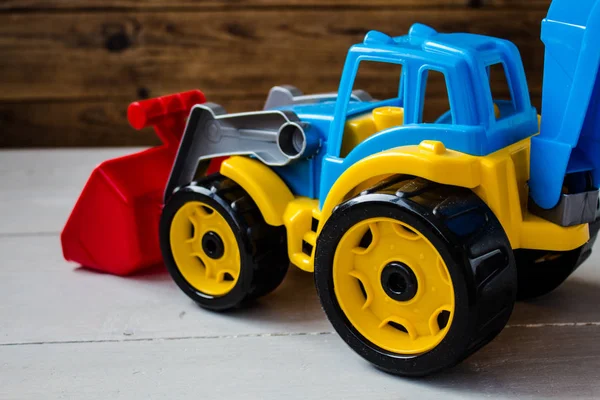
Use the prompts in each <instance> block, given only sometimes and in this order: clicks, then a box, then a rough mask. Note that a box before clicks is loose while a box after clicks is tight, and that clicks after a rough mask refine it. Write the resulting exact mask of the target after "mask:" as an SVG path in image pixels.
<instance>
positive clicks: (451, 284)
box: [315, 178, 517, 376]
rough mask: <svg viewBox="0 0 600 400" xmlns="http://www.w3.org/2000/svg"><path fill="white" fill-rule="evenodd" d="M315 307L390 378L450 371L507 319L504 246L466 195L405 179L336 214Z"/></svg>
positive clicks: (511, 286)
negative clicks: (319, 306)
mask: <svg viewBox="0 0 600 400" xmlns="http://www.w3.org/2000/svg"><path fill="white" fill-rule="evenodd" d="M316 251H317V253H316V260H315V280H316V285H317V290H318V293H319V298H320V300H321V304H322V306H323V308H324V310H325V312H326V314H327V316H328V318H329V319H330V321H331V323H332V324H333V326H334V328H335V329H336V331H337V332H338V333H339V334H340V336H341V337H342V339H344V341H345V342H346V343H347V344H348V345H349V346H350V347H351V348H352V349H354V350H355V351H356V352H357V353H358V354H360V355H361V356H362V357H364V358H365V359H367V360H368V361H370V362H371V363H373V364H375V366H377V367H379V368H381V369H383V370H386V371H388V372H391V373H395V374H399V375H406V376H422V375H427V374H430V373H432V372H435V371H438V370H441V369H444V368H447V367H450V366H453V365H455V364H456V363H458V362H460V361H461V360H463V359H464V358H465V357H467V356H468V355H470V354H471V353H473V352H474V351H476V350H477V349H479V348H480V347H482V346H483V345H485V344H486V343H488V342H489V341H490V340H492V339H493V338H494V337H495V336H496V335H497V334H498V333H499V332H500V331H501V330H502V329H503V328H504V325H505V324H506V322H507V321H508V318H509V316H510V314H511V312H512V308H513V305H514V302H515V296H516V285H517V280H516V268H515V262H514V258H513V255H512V250H511V247H510V244H509V242H508V239H507V237H506V235H505V233H504V231H503V230H502V227H501V225H500V223H499V222H498V220H497V219H496V218H495V216H494V215H493V213H492V212H491V211H490V210H489V208H488V207H487V206H486V205H485V204H484V203H483V202H482V201H481V200H480V199H479V198H477V197H476V196H475V195H473V194H472V193H471V192H468V191H463V190H462V189H458V188H452V187H447V186H441V185H436V184H433V183H431V182H428V181H425V180H422V179H411V178H407V179H404V180H400V181H399V182H397V183H394V184H392V185H391V186H390V187H387V188H386V189H385V190H379V191H377V192H366V193H363V195H361V196H359V197H357V198H354V199H352V200H349V201H348V202H346V203H344V204H342V205H341V206H340V207H338V209H337V210H336V211H335V212H334V214H333V215H332V216H331V218H330V219H329V220H328V221H327V223H326V225H325V227H324V228H323V231H322V232H321V234H320V235H319V239H318V242H317V250H316Z"/></svg>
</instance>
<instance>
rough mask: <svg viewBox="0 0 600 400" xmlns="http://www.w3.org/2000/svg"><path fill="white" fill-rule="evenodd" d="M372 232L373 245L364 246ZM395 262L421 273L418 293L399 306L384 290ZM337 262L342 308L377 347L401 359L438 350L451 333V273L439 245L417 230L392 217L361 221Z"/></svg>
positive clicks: (337, 289) (338, 296)
mask: <svg viewBox="0 0 600 400" xmlns="http://www.w3.org/2000/svg"><path fill="white" fill-rule="evenodd" d="M369 230H370V231H371V235H372V240H371V243H370V244H369V245H368V247H367V248H363V247H360V242H361V239H362V238H363V237H364V235H365V234H366V233H367V232H368V231H369ZM391 262H399V263H403V264H404V265H406V266H408V267H409V268H410V269H411V270H412V272H413V273H414V274H415V276H416V278H417V283H418V290H417V293H416V295H415V297H413V298H412V299H410V300H408V301H405V302H402V301H396V300H394V299H392V298H391V297H389V296H388V295H387V294H386V292H385V290H384V289H383V285H382V283H381V276H382V271H383V269H384V267H386V265H388V264H389V263H391ZM333 263H334V264H333V286H334V288H335V295H336V299H337V300H338V303H339V305H340V308H341V309H342V311H343V312H344V314H345V315H346V317H347V318H348V320H349V321H350V323H351V324H352V326H354V328H355V329H357V330H358V332H360V334H362V335H363V336H364V337H365V338H366V339H368V340H369V341H370V342H372V343H373V344H375V345H376V346H379V347H381V348H383V349H385V350H387V351H390V352H393V353H396V354H402V355H413V354H422V353H425V352H428V351H431V350H433V349H434V348H435V347H436V346H437V345H438V344H439V343H440V342H441V341H442V340H443V339H444V337H445V336H446V334H447V333H448V330H449V329H450V326H451V325H452V320H453V317H454V308H455V306H454V304H455V303H454V287H453V285H452V281H451V278H450V274H449V272H448V268H447V266H446V264H445V262H444V260H443V259H442V257H441V256H440V254H439V252H438V251H437V250H436V248H435V247H434V246H433V244H431V242H430V241H429V240H427V238H426V237H425V236H423V235H422V234H421V233H420V232H418V231H417V230H416V229H414V228H413V227H411V226H409V225H407V224H405V223H403V222H400V221H397V220H395V219H391V218H371V219H367V220H364V221H361V222H360V223H358V224H356V225H355V226H353V227H352V228H350V229H349V230H348V232H346V234H345V235H344V236H343V237H342V239H341V240H340V243H339V244H338V247H337V249H336V252H335V257H334V261H333ZM442 312H446V313H447V316H448V322H447V324H445V325H443V326H441V327H440V324H439V323H438V317H439V316H440V314H441V313H442ZM394 325H395V327H394ZM398 325H402V327H403V328H404V329H405V330H406V332H403V331H402V330H401V329H398V328H402V327H399V326H398ZM440 328H441V329H440Z"/></svg>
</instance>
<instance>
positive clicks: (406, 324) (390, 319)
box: [379, 315, 419, 340]
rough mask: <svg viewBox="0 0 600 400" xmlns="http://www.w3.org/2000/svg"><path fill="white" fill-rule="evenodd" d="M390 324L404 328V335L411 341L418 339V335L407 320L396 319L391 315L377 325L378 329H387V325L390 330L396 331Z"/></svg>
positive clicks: (396, 317)
mask: <svg viewBox="0 0 600 400" xmlns="http://www.w3.org/2000/svg"><path fill="white" fill-rule="evenodd" d="M391 323H393V324H396V325H397V326H398V325H399V326H402V327H404V329H405V330H406V333H407V334H408V336H409V337H410V338H411V339H412V340H416V339H417V338H418V337H419V334H418V333H417V329H416V328H415V327H414V326H413V324H411V323H410V322H409V321H408V320H407V319H405V318H401V317H398V316H396V315H392V316H390V317H388V318H386V319H384V320H383V321H381V324H379V329H384V328H387V326H388V325H389V326H390V327H391V328H392V329H398V328H396V327H394V326H393V325H392V324H391Z"/></svg>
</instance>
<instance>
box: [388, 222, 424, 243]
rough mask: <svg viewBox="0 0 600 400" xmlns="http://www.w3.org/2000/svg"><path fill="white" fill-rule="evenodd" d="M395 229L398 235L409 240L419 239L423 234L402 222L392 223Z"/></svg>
mask: <svg viewBox="0 0 600 400" xmlns="http://www.w3.org/2000/svg"><path fill="white" fill-rule="evenodd" d="M392 227H393V229H394V233H395V234H396V235H398V236H400V237H401V238H402V239H405V240H409V241H417V240H421V235H419V234H418V233H417V232H415V231H413V230H412V229H410V228H408V227H406V226H405V225H404V224H401V223H399V222H398V223H395V224H393V225H392Z"/></svg>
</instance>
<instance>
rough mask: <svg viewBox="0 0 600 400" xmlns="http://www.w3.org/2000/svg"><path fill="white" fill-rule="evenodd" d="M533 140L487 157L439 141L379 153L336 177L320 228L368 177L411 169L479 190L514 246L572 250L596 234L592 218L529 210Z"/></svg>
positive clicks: (406, 171) (412, 173)
mask: <svg viewBox="0 0 600 400" xmlns="http://www.w3.org/2000/svg"><path fill="white" fill-rule="evenodd" d="M530 143H531V141H530V139H526V140H523V141H521V142H518V143H515V144H513V145H511V146H508V147H506V148H505V149H502V150H500V151H498V152H496V153H493V154H490V155H488V156H484V157H477V156H471V155H468V154H464V153H459V152H456V151H453V150H447V149H446V148H445V147H444V145H443V144H442V143H441V142H435V141H424V142H422V143H421V144H420V145H418V146H406V147H399V148H395V149H391V150H387V151H383V152H381V153H377V154H374V155H372V156H370V157H367V158H365V159H364V160H361V161H359V162H358V163H356V164H355V165H353V166H352V167H350V168H349V169H348V170H347V171H346V172H344V174H342V176H341V177H340V178H339V179H338V180H337V181H336V182H335V184H334V185H333V187H332V188H331V190H330V192H329V194H328V195H327V198H326V199H325V203H324V204H323V208H322V210H321V215H320V224H319V225H320V226H319V230H318V233H320V230H321V229H322V227H323V225H324V223H325V222H326V221H327V219H329V217H330V216H331V214H332V213H333V209H334V208H335V207H336V206H337V205H338V204H340V203H342V202H343V201H345V200H347V199H348V198H350V197H352V196H355V195H357V194H358V193H360V191H362V190H364V189H366V188H367V186H368V185H366V184H365V182H369V181H370V182H373V180H374V178H378V177H385V176H386V175H393V174H406V175H414V176H418V177H421V178H425V179H428V180H430V181H433V182H438V183H441V184H445V185H452V186H459V187H464V188H468V189H471V190H473V192H474V193H475V194H477V195H478V196H479V197H480V198H481V199H482V200H483V201H484V202H485V203H486V204H487V205H488V206H489V207H490V208H491V210H492V211H493V212H494V214H495V215H496V217H497V218H498V220H499V221H500V223H501V224H502V226H503V228H504V230H505V232H506V234H507V236H508V238H509V240H510V243H511V245H512V247H513V249H519V248H525V249H537V250H551V251H568V250H573V249H575V248H577V247H579V246H582V245H583V244H585V243H586V242H587V241H588V240H589V237H590V236H589V230H588V226H587V224H586V225H578V226H572V227H568V228H564V227H561V226H558V225H555V224H553V223H551V222H549V221H546V220H543V219H541V218H539V217H537V216H535V215H532V214H529V213H528V211H527V206H526V205H527V199H528V196H529V195H528V187H527V181H528V180H529V152H530ZM375 180H377V179H375Z"/></svg>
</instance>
